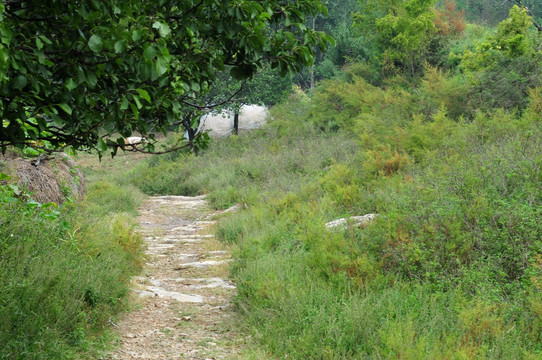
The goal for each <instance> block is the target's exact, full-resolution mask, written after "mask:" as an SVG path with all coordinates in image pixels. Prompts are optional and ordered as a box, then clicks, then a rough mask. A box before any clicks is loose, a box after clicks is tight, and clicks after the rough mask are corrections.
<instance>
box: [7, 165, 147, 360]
mask: <svg viewBox="0 0 542 360" xmlns="http://www.w3.org/2000/svg"><path fill="white" fill-rule="evenodd" d="M85 161H86V162H90V161H94V160H89V159H88V158H85ZM85 161H82V162H85ZM85 170H86V171H85V172H86V175H87V184H88V187H89V189H88V195H87V200H86V201H85V202H83V203H82V204H73V203H71V204H67V205H63V206H62V207H61V208H60V209H59V214H58V215H56V216H53V218H51V217H50V216H49V215H51V214H50V213H48V212H47V211H45V210H39V209H32V208H29V207H28V206H26V205H25V204H24V203H22V204H17V203H11V204H7V203H2V204H0V239H2V242H1V245H2V246H1V247H0V294H2V295H1V297H0V329H1V330H0V358H1V359H25V360H26V359H79V358H81V359H88V358H91V357H95V356H97V355H96V354H97V353H98V352H99V351H100V350H101V349H102V348H103V347H107V346H108V343H109V339H110V336H109V335H108V330H107V329H108V328H109V323H110V321H111V320H112V319H114V317H115V315H116V314H117V313H118V312H119V311H120V310H122V309H123V308H124V305H125V304H124V299H125V296H126V294H127V293H128V285H129V279H130V276H131V275H133V274H135V273H137V272H138V271H139V269H140V266H141V263H142V247H141V238H140V236H138V235H137V234H136V233H135V232H134V231H135V226H136V222H135V215H136V211H137V210H136V209H137V206H138V204H139V203H140V202H141V200H142V199H143V195H138V194H139V192H138V191H137V190H136V189H133V188H127V187H125V186H123V185H121V181H116V179H115V178H116V177H117V176H120V174H114V173H113V172H112V171H110V169H109V171H104V170H103V168H102V169H100V168H99V167H95V168H94V170H93V171H90V170H89V169H85Z"/></svg>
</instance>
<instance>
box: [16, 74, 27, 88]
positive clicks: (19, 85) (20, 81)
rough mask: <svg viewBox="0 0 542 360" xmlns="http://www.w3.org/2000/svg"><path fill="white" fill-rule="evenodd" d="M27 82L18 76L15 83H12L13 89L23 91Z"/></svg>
mask: <svg viewBox="0 0 542 360" xmlns="http://www.w3.org/2000/svg"><path fill="white" fill-rule="evenodd" d="M27 83H28V81H27V80H26V77H25V76H24V75H19V76H17V77H16V78H15V81H13V88H14V89H17V90H21V89H23V88H24V87H25V86H26V84H27Z"/></svg>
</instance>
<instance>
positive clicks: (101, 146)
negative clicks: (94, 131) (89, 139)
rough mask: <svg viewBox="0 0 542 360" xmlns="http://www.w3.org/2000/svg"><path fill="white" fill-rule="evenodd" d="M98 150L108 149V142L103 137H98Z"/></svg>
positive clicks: (104, 150)
mask: <svg viewBox="0 0 542 360" xmlns="http://www.w3.org/2000/svg"><path fill="white" fill-rule="evenodd" d="M98 150H100V151H101V152H106V151H107V144H106V143H105V142H104V141H103V140H102V139H98Z"/></svg>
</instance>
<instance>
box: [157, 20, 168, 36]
mask: <svg viewBox="0 0 542 360" xmlns="http://www.w3.org/2000/svg"><path fill="white" fill-rule="evenodd" d="M152 27H153V28H155V29H158V33H159V34H160V36H161V37H166V36H168V35H169V34H170V33H171V29H170V27H169V25H168V24H164V23H161V22H160V21H155V22H154V24H152Z"/></svg>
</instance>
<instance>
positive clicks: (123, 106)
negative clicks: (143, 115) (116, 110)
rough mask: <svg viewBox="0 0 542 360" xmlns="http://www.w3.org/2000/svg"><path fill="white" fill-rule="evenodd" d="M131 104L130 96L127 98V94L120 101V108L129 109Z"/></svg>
mask: <svg viewBox="0 0 542 360" xmlns="http://www.w3.org/2000/svg"><path fill="white" fill-rule="evenodd" d="M129 104H130V103H129V102H128V98H126V96H123V97H122V102H121V103H120V109H121V110H126V109H128V105H129Z"/></svg>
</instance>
